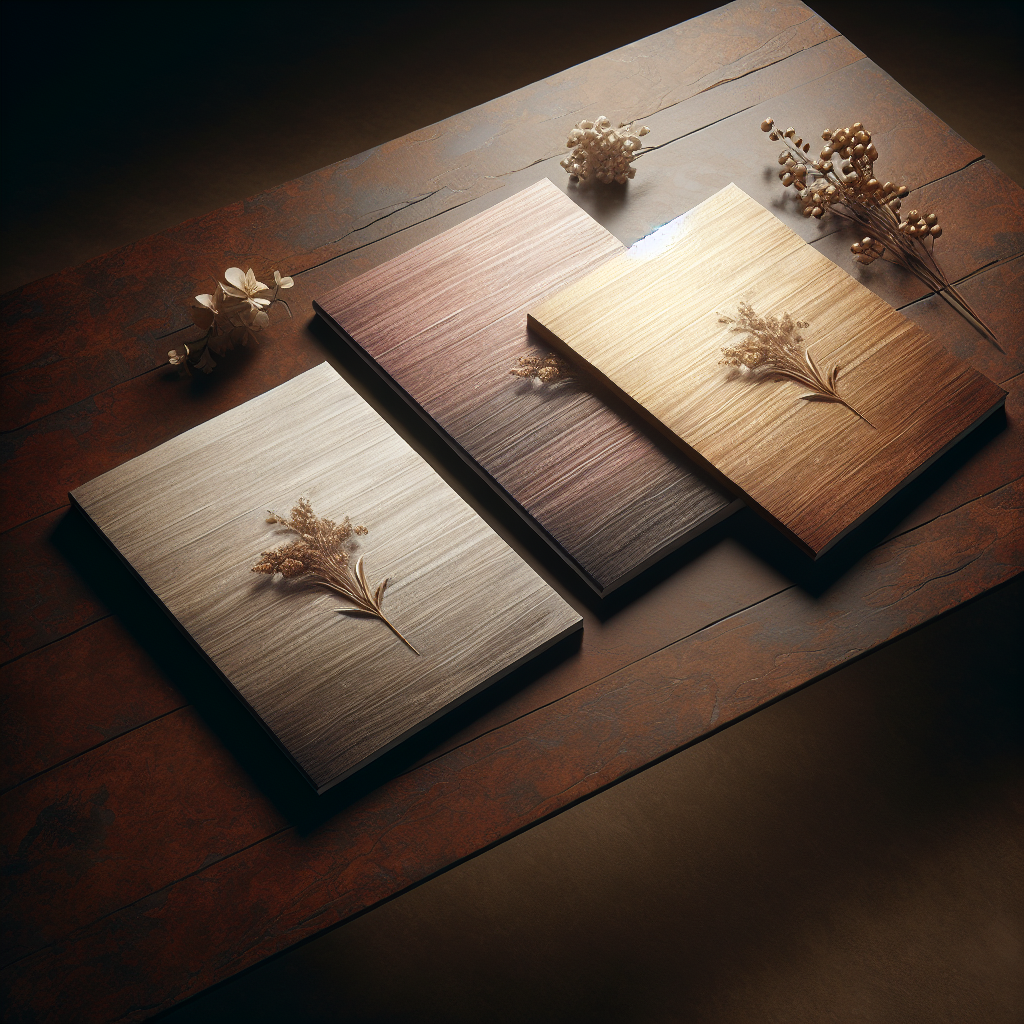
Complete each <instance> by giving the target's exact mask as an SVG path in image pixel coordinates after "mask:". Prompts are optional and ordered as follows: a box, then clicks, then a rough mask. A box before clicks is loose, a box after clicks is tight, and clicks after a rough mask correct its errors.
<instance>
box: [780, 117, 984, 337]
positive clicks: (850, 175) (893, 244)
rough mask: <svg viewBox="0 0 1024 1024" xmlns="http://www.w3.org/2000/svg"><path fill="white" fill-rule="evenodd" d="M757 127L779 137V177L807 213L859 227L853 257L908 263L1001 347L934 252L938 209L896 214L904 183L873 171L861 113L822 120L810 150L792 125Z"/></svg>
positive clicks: (873, 155) (872, 154) (906, 267)
mask: <svg viewBox="0 0 1024 1024" xmlns="http://www.w3.org/2000/svg"><path fill="white" fill-rule="evenodd" d="M761 131H763V132H767V133H768V138H769V139H771V140H772V141H773V142H779V141H781V142H782V143H783V144H784V145H785V147H786V148H785V149H784V150H783V151H782V152H781V153H779V164H780V165H781V166H780V168H779V178H781V180H782V184H783V185H784V186H785V187H786V188H789V187H790V186H794V187H795V188H796V190H797V195H798V196H799V199H800V202H801V204H802V205H803V215H804V216H805V217H814V218H815V219H820V218H821V217H823V216H824V215H825V214H826V213H828V212H831V213H834V214H835V215H836V216H838V217H842V218H843V219H845V220H848V221H850V222H851V223H852V224H854V225H855V226H856V227H857V228H858V230H859V231H860V232H861V233H862V237H861V239H860V241H857V242H854V243H853V245H852V246H851V247H850V249H851V251H852V252H853V254H854V257H855V259H856V260H857V262H858V263H863V264H864V265H870V264H871V263H873V262H874V261H875V260H876V259H879V258H881V259H885V260H886V261H888V262H889V263H895V264H896V265H897V266H900V267H903V269H904V270H909V271H910V273H912V274H914V275H915V276H916V277H917V278H918V279H919V280H921V281H923V282H924V284H925V285H927V287H928V288H929V289H931V290H932V291H934V292H935V293H936V294H937V295H940V296H942V298H943V299H945V300H946V302H948V303H949V304H950V306H952V307H953V309H955V310H956V311H957V312H958V313H959V314H960V315H961V316H963V317H964V318H965V319H966V320H967V321H968V322H969V323H971V324H973V325H974V327H975V328H977V330H979V331H980V332H981V333H982V334H984V335H985V337H987V338H988V339H989V341H991V342H992V343H993V344H994V345H995V346H996V348H1000V346H999V342H998V341H996V337H995V335H994V334H993V333H992V331H991V330H990V329H989V327H988V325H987V324H986V323H985V322H984V321H983V320H982V319H981V317H980V316H978V314H977V313H976V312H975V311H974V310H973V309H972V308H971V306H970V305H969V304H968V302H967V300H966V299H965V298H964V297H963V296H962V295H961V294H960V292H959V291H957V289H956V288H955V287H954V286H953V285H952V284H951V283H950V281H949V279H948V278H947V277H946V275H945V273H944V272H943V270H942V268H941V267H940V266H939V263H938V261H937V260H936V259H935V252H934V245H935V240H936V239H937V238H939V237H940V236H941V234H942V227H941V225H940V224H939V220H938V217H937V216H936V215H935V214H934V213H920V212H919V211H918V210H911V211H909V212H908V213H907V214H906V215H905V216H903V217H902V219H901V215H900V208H901V207H902V205H903V200H904V199H905V198H906V197H907V195H908V194H909V191H910V190H909V189H908V188H907V187H906V185H894V184H893V183H892V182H891V181H886V182H880V181H879V180H878V179H877V178H876V177H875V167H874V165H875V161H876V160H877V159H878V149H877V147H876V146H875V143H874V141H873V140H872V138H871V132H869V131H868V130H867V129H866V128H865V127H864V125H863V124H861V122H860V121H857V122H855V123H854V124H852V125H851V126H850V127H849V128H826V129H825V130H824V131H823V132H822V133H821V138H822V140H823V141H824V146H823V147H822V149H821V151H820V153H819V154H818V156H817V157H814V158H811V157H810V156H809V155H808V154H809V153H810V149H811V144H810V143H809V142H804V141H803V139H801V138H799V137H798V136H797V134H796V129H794V128H787V129H786V130H785V131H783V130H782V129H780V128H778V127H777V126H776V124H775V121H774V120H773V119H772V118H770V117H769V118H766V119H765V120H764V121H762V122H761ZM925 243H927V244H925ZM1000 351H1002V349H1001V348H1000Z"/></svg>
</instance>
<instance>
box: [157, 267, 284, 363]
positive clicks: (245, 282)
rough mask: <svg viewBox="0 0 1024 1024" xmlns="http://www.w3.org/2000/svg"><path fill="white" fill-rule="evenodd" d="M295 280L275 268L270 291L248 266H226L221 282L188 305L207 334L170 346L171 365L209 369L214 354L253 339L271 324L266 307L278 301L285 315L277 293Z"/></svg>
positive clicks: (193, 316) (169, 360) (282, 300)
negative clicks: (272, 286)
mask: <svg viewBox="0 0 1024 1024" xmlns="http://www.w3.org/2000/svg"><path fill="white" fill-rule="evenodd" d="M294 284H295V282H294V281H293V280H292V279H291V278H290V277H282V276H281V272H280V271H279V270H275V271H274V288H273V291H271V289H270V288H269V287H268V286H267V285H265V284H264V283H263V282H262V281H260V280H258V279H257V277H256V275H255V273H253V270H252V268H251V267H250V268H249V269H248V270H247V271H244V272H243V271H242V269H241V268H240V267H228V269H227V270H225V271H224V282H223V283H220V282H219V283H218V284H217V288H216V290H215V291H214V292H213V293H209V292H206V293H204V294H202V295H197V296H196V297H195V300H194V302H193V303H192V305H191V306H190V308H189V312H190V313H191V314H192V320H193V322H194V323H195V325H196V326H197V327H199V328H200V329H201V330H203V331H206V334H205V335H204V336H203V337H202V338H201V339H200V340H199V341H197V342H195V343H193V344H191V345H184V346H182V351H180V352H179V351H177V350H176V349H171V351H170V352H168V353H167V357H168V362H169V363H170V364H171V365H172V366H180V367H181V368H182V369H183V370H185V371H186V372H191V371H192V370H194V369H197V370H202V371H203V372H204V373H209V372H210V371H211V370H212V369H213V368H214V366H216V365H217V364H216V362H215V361H214V358H213V356H214V355H215V354H216V355H218V356H221V355H224V353H226V352H228V351H230V350H231V349H232V348H234V347H235V346H236V345H238V344H242V345H248V344H249V342H250V341H255V340H256V334H257V333H258V332H259V331H262V330H263V329H264V328H265V327H268V326H269V325H270V316H269V315H268V314H267V309H268V308H269V307H270V306H271V305H272V304H273V303H275V302H280V303H281V304H282V305H283V306H284V307H285V309H287V310H288V315H289V316H291V309H289V308H288V303H287V302H285V301H284V299H281V298H279V297H278V292H280V290H281V289H282V288H291V287H292V286H293V285H294Z"/></svg>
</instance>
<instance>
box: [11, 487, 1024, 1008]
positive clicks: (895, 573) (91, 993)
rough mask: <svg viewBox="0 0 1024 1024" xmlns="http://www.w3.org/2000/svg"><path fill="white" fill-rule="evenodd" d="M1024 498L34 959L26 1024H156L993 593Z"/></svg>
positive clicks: (951, 525) (1023, 553)
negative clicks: (243, 973) (187, 1001)
mask: <svg viewBox="0 0 1024 1024" xmlns="http://www.w3.org/2000/svg"><path fill="white" fill-rule="evenodd" d="M1022 499H1024V487H1022V484H1021V481H1016V482H1014V483H1012V484H1009V485H1007V486H1005V487H1003V488H1001V489H1000V490H998V491H996V492H994V493H993V494H990V495H987V496H985V497H983V498H979V499H976V500H975V501H972V502H971V503H970V504H969V505H967V506H965V507H963V508H960V509H958V510H956V511H955V512H952V513H949V514H948V515H946V516H943V517H940V518H939V519H937V520H933V521H932V522H930V523H928V524H926V525H924V526H922V527H920V528H918V529H916V530H913V531H911V532H910V533H907V534H904V535H902V536H900V537H897V538H895V539H894V540H891V541H889V542H888V543H886V544H883V545H881V546H880V547H879V548H878V549H876V550H874V551H873V552H871V553H870V554H869V555H868V556H867V557H866V558H865V559H864V560H863V561H862V562H861V563H860V564H858V566H856V567H855V568H854V569H853V570H851V571H850V572H848V573H846V574H845V575H844V576H842V577H841V578H840V579H839V580H838V581H837V582H836V583H835V584H834V585H833V586H832V587H830V588H829V589H828V590H827V591H826V592H824V593H823V594H821V595H819V596H814V595H813V594H810V593H808V592H807V591H805V590H803V589H802V588H799V587H791V588H789V589H787V590H786V591H784V592H783V593H782V594H779V595H777V596H776V597H774V598H772V599H770V600H768V601H764V602H762V603H760V604H758V605H756V606H754V607H753V608H750V609H748V610H747V611H745V612H743V613H741V614H740V615H736V616H732V617H730V618H729V619H727V620H725V621H724V622H722V623H719V624H718V625H716V626H713V627H711V628H709V629H707V630H702V631H700V632H698V633H697V634H695V635H694V636H692V637H689V638H688V639H686V640H684V641H681V642H680V643H677V644H674V645H672V646H671V647H669V648H667V649H666V650H664V651H661V652H659V653H657V654H654V655H652V656H651V657H650V658H647V659H645V660H643V661H642V662H639V663H636V664H634V665H632V666H630V667H629V668H627V669H624V670H622V671H621V672H618V673H615V674H614V675H612V676H610V677H607V678H606V679H604V680H602V681H601V682H599V683H595V684H594V685H592V686H590V687H587V688H586V689H584V690H581V691H578V692H577V693H576V694H574V695H572V696H571V697H568V698H566V699H564V700H561V701H558V702H557V703H556V704H554V705H549V706H547V707H545V708H543V709H541V710H539V711H537V712H535V713H534V714H532V715H530V716H528V717H527V718H525V719H520V720H519V721H518V722H515V723H513V724H511V725H509V726H507V727H505V728H503V729H500V730H498V731H496V732H493V733H490V734H488V735H486V736H483V737H481V738H480V739H478V740H476V741H474V742H473V743H471V744H468V745H467V746H465V747H462V748H460V749H459V750H457V751H454V752H452V753H451V754H449V755H447V756H445V757H443V758H441V759H439V760H436V761H434V762H432V763H431V764H429V765H426V766H424V767H423V768H420V769H418V770H416V771H414V772H411V773H408V774H406V775H403V776H401V777H400V778H397V779H394V780H392V781H391V782H389V783H387V784H385V785H384V786H383V787H381V788H379V789H377V790H375V791H374V792H372V793H369V794H367V795H361V796H360V797H358V798H356V799H355V800H354V802H351V803H349V804H348V805H347V806H345V807H344V809H340V808H334V809H333V810H335V811H336V813H335V814H334V815H333V816H332V817H330V818H329V819H328V820H326V821H324V822H323V824H321V825H320V826H319V827H314V828H312V829H311V830H310V831H307V832H305V833H300V832H298V831H297V830H294V829H289V830H287V831H285V832H282V833H280V834H279V835H278V836H276V837H274V838H272V839H270V840H268V841H266V842H263V843H259V844H258V845H256V846H254V847H251V848H250V849H248V850H245V851H242V852H241V853H239V854H238V855H237V856H235V857H231V858H227V859H225V860H222V861H220V862H218V863H217V864H214V865H211V866H210V867H207V868H205V869H203V870H201V871H199V872H198V873H196V874H194V875H191V876H189V877H187V878H184V879H182V880H181V881H180V882H178V883H176V884H174V885H171V886H169V887H167V888H165V889H163V890H161V891H159V892H156V893H154V894H153V895H152V896H149V897H147V898H145V899H143V900H140V901H139V902H137V903H135V904H133V905H131V906H129V907H126V908H125V909H123V910H121V911H119V912H117V913H114V914H112V915H110V916H108V917H106V918H104V919H102V920H100V921H98V922H96V923H95V924H93V925H90V926H88V927H86V928H84V929H82V930H81V931H80V932H78V933H77V934H75V935H73V936H72V937H70V938H69V939H68V940H66V941H65V942H62V943H59V944H57V945H55V946H52V947H50V948H48V949H46V950H43V951H40V952H39V953H36V954H33V955H31V956H29V957H26V958H24V959H23V960H21V961H19V962H18V963H16V964H14V965H12V966H11V967H8V968H7V969H6V970H5V971H4V972H3V979H4V981H3V983H4V987H5V990H6V994H7V997H8V1005H9V1006H10V1007H12V1008H13V1014H12V1019H13V1020H26V1019H28V1015H29V1014H31V1015H32V1019H33V1020H39V1021H43V1020H55V1019H60V1018H62V1017H63V1018H65V1019H66V1017H67V1016H68V1015H69V1014H70V1015H72V1016H75V1017H76V1018H79V1019H83V1020H85V1019H108V1020H139V1019H142V1018H143V1017H145V1016H148V1015H149V1014H151V1013H153V1012H156V1011H157V1010H159V1009H162V1008H165V1007H168V1006H170V1005H173V1004H174V1003H176V1002H178V1001H180V1000H181V999H184V998H187V997H188V996H189V995H191V994H193V993H195V992H198V991H200V990H202V989H203V988H206V987H208V986H209V985H211V984H214V983H215V982H217V981H219V980H221V979H223V978H225V977H229V976H230V975H231V974H233V973H236V972H237V971H239V970H242V969H244V968H245V967H246V966H248V965H250V964H253V963H256V962H258V961H259V960H260V959H262V958H264V957H265V956H268V955H270V954H272V953H273V952H276V951H278V950H280V949H283V948H286V947H287V946H289V945H292V944H294V943H295V942H296V941H299V940H300V939H301V938H304V937H306V936H308V935H311V934H314V933H316V932H318V931H320V930H322V929H323V928H326V927H328V926H330V925H331V924H334V923H336V922H337V921H340V920H343V919H345V918H346V917H348V916H351V915H352V914H354V913H356V912H358V911H359V910H362V909H365V908H366V907H368V906H371V905H373V904H374V903H376V902H378V901H380V900H381V899H384V898H387V897H388V896H390V895H393V894H395V893H396V892H399V891H401V890H402V889H404V888H406V887H408V886H409V885H411V884H414V883H415V882H417V881H419V880H421V879H423V878H425V877H428V876H429V875H431V874H433V873H435V872H437V871H440V870H442V869H444V868H445V867H447V866H450V865H451V864H453V863H455V862H456V861H457V860H459V859H461V858H463V857H466V856H469V855H471V854H473V853H475V852H476V851H478V850H479V849H481V848H484V847H486V846H487V845H489V844H491V843H494V842H497V841H500V840H501V839H502V838H505V837H506V836H508V835H510V834H512V833H513V832H515V831H517V830H519V829H521V828H525V827H528V826H529V825H531V824H533V823H534V822H536V821H538V820H540V819H542V818H543V817H544V816H546V815H548V814H552V813H555V812H556V811H558V810H560V809H562V808H563V807H565V806H567V805H569V804H570V803H572V802H574V801H575V800H579V799H582V798H583V797H585V796H587V795H589V794H590V793H593V792H595V791H596V790H598V789H599V788H601V787H602V786H604V785H607V784H609V783H611V782H613V781H615V780H617V779H619V778H621V777H622V776H623V775H624V774H627V773H629V772H631V771H635V770H637V769H639V768H641V767H643V766H644V765H646V764H649V763H650V762H651V761H652V760H656V759H657V758H659V757H662V756H664V755H666V754H668V753H670V752H671V751H673V750H676V749H678V748H679V747H681V746H683V745H685V744H687V743H689V742H692V741H693V740H695V739H697V738H699V737H701V736H703V735H706V734H707V732H708V731H709V730H711V729H714V728H718V727H721V726H723V725H724V724H726V723H727V722H729V721H733V720H735V719H736V718H738V717H741V716H742V715H744V714H746V713H748V712H749V711H751V710H752V709H754V708H756V707H759V706H762V705H763V704H764V703H765V701H768V700H772V699H775V698H777V697H779V696H781V695H783V694H784V693H786V692H788V691H789V690H791V689H792V688H794V687H796V686H801V685H804V684H805V683H806V682H808V681H809V680H811V679H813V678H815V677H817V676H820V675H822V674H824V673H826V672H828V671H830V670H831V669H833V668H835V667H837V666H838V665H840V664H843V663H844V662H846V661H848V660H849V659H850V658H852V657H856V656H858V655H860V654H863V653H866V652H867V651H868V650H870V649H872V648H874V647H876V646H878V645H880V644H883V643H885V642H887V641H889V640H891V639H893V638H894V637H896V636H898V635H900V634H901V633H903V632H906V631H907V630H909V629H912V628H915V627H916V626H919V625H921V624H923V623H924V622H926V621H928V620H929V619H931V618H933V617H935V616H936V615H940V614H942V613H943V612H946V611H948V610H950V609H951V608H953V607H955V606H956V605H957V604H959V603H961V602H962V601H964V600H966V599H968V598H969V597H971V596H973V595H975V594H977V593H979V592H981V591H982V590H985V589H988V588H990V587H993V586H997V585H999V584H1000V583H1001V582H1004V581H1006V580H1008V579H1010V578H1012V577H1013V576H1014V575H1017V574H1018V573H1020V572H1021V571H1022V569H1024V528H1022V526H1021V515H1020V512H1021V506H1022ZM172 717H173V716H172ZM524 772H525V777H528V778H530V779H531V780H532V784H531V786H530V787H529V788H528V789H524V788H523V786H522V782H521V780H522V778H523V777H524ZM224 906H232V907H235V908H238V913H237V915H231V916H226V915H224V914H223V913H221V912H220V910H221V908H223V907H224ZM210 949H217V950H220V951H223V953H222V955H221V956H219V957H217V958H211V957H210V956H208V953H207V951H208V950H210ZM143 964H144V965H145V969H144V970H143V969H141V965H143ZM111 978H116V979H117V984H115V985H112V984H110V979H111Z"/></svg>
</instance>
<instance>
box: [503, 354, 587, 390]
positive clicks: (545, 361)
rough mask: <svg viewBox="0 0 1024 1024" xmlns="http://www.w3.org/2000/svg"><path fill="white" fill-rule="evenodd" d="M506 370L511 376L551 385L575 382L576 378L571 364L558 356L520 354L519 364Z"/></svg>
mask: <svg viewBox="0 0 1024 1024" xmlns="http://www.w3.org/2000/svg"><path fill="white" fill-rule="evenodd" d="M508 372H509V373H510V374H511V375H512V376H513V377H522V378H524V379H527V380H529V379H533V380H535V381H538V382H539V383H541V384H549V385H551V386H553V387H555V386H560V385H563V384H575V383H576V382H577V380H578V377H577V375H576V374H575V373H574V372H573V368H572V364H571V363H569V362H567V361H566V360H565V359H562V358H561V357H560V356H520V357H519V364H518V365H517V366H516V367H514V368H513V369H511V370H509V371H508Z"/></svg>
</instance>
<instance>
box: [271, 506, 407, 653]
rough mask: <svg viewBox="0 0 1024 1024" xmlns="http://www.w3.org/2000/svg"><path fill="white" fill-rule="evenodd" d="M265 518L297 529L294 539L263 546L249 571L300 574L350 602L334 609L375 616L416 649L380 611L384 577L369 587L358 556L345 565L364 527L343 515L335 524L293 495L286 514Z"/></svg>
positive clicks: (384, 588) (293, 575)
mask: <svg viewBox="0 0 1024 1024" xmlns="http://www.w3.org/2000/svg"><path fill="white" fill-rule="evenodd" d="M267 522H268V523H271V524H280V525H281V526H285V527H287V528H288V529H289V530H291V531H292V532H293V533H296V534H298V535H299V539H298V540H295V541H292V542H291V543H290V544H286V545H285V546H284V547H280V548H275V549H274V550H272V551H264V552H263V553H262V554H261V555H260V560H259V561H258V562H257V563H256V564H255V565H254V566H253V567H252V571H253V572H258V573H264V574H266V575H267V576H274V575H276V574H277V573H280V574H281V575H282V576H284V577H285V578H286V579H297V578H299V577H305V578H306V579H308V580H310V581H311V582H313V583H319V584H320V585H321V586H324V587H328V588H330V589H331V590H333V591H334V592H335V593H337V594H341V596H342V597H344V598H345V599H346V600H347V601H350V602H351V603H352V607H351V608H339V609H337V610H338V611H339V612H342V613H343V614H345V615H365V616H368V617H370V618H374V619H380V621H381V622H383V623H384V624H385V625H386V626H387V627H388V628H389V629H390V630H391V631H392V632H393V633H394V634H395V636H397V637H398V638H399V640H401V641H402V643H404V644H405V645H406V646H407V647H408V648H409V649H410V650H411V651H413V653H415V654H419V653H420V652H419V651H417V650H416V648H415V647H413V645H412V644H411V643H409V641H408V640H406V638H405V637H404V636H402V634H401V633H400V632H399V631H398V629H397V627H396V626H395V624H394V623H393V622H391V620H390V619H389V618H388V617H387V616H386V615H385V614H384V610H383V608H382V607H381V601H382V600H383V598H384V592H385V590H387V586H388V581H387V580H386V579H385V580H384V582H383V583H380V584H379V585H378V586H377V588H376V589H373V588H371V586H370V583H369V581H368V580H367V579H366V572H365V570H364V569H363V559H362V556H360V557H359V558H358V559H357V561H356V565H355V569H354V570H353V569H352V566H351V565H350V555H351V551H352V547H353V546H354V540H353V538H354V537H356V536H362V535H365V534H367V533H368V532H369V531H368V530H367V529H366V527H365V526H353V525H352V523H351V521H350V520H349V518H348V517H347V516H346V517H345V519H343V520H342V521H341V522H340V523H336V522H334V521H333V520H331V519H325V518H323V517H322V516H318V515H316V513H315V512H314V511H313V507H312V505H311V503H310V501H309V499H308V498H300V499H299V501H298V504H297V505H296V506H295V507H294V508H293V509H292V511H291V516H290V518H288V519H286V518H285V517H284V516H279V515H277V514H276V513H274V512H270V513H268V518H267Z"/></svg>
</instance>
